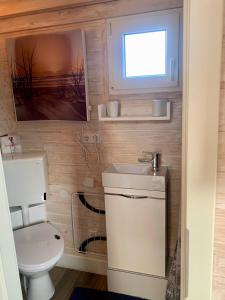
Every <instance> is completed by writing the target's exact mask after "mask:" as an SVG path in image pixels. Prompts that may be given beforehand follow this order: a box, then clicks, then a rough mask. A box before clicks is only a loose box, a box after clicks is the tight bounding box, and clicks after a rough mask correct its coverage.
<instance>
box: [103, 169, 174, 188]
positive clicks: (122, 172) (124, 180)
mask: <svg viewBox="0 0 225 300" xmlns="http://www.w3.org/2000/svg"><path fill="white" fill-rule="evenodd" d="M167 172H168V168H167V167H166V166H161V167H160V169H159V171H158V172H156V173H155V174H154V173H153V171H152V169H151V166H150V165H148V164H112V165H110V166H109V167H108V168H106V170H104V171H103V173H102V183H103V186H104V187H112V188H125V189H139V190H149V191H162V192H165V191H166V182H167Z"/></svg>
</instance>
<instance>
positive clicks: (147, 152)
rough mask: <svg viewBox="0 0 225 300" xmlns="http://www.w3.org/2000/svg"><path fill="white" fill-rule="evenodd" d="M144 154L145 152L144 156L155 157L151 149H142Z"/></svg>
mask: <svg viewBox="0 0 225 300" xmlns="http://www.w3.org/2000/svg"><path fill="white" fill-rule="evenodd" d="M142 154H143V156H144V157H146V156H151V157H153V152H151V151H142Z"/></svg>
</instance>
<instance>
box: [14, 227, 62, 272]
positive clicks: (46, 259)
mask: <svg viewBox="0 0 225 300" xmlns="http://www.w3.org/2000/svg"><path fill="white" fill-rule="evenodd" d="M14 239H15V246H16V254H17V261H18V267H19V269H20V270H21V271H27V272H38V271H43V270H46V269H47V268H50V267H51V266H52V267H53V266H54V265H55V264H56V263H57V261H58V260H59V259H60V258H61V256H62V254H63V250H64V240H63V237H62V235H61V234H60V233H59V231H58V230H57V229H55V228H54V227H53V226H52V225H50V224H49V223H41V224H37V225H32V226H29V227H25V228H21V229H18V230H16V231H14Z"/></svg>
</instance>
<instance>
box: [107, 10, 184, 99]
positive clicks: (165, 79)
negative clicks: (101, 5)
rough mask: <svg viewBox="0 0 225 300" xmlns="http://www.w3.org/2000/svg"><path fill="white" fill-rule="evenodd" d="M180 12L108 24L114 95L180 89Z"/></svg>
mask: <svg viewBox="0 0 225 300" xmlns="http://www.w3.org/2000/svg"><path fill="white" fill-rule="evenodd" d="M179 24H180V10H178V9H174V10H168V11H160V12H154V13H147V14H141V15H135V16H128V17H121V18H114V19H111V20H109V21H108V53H109V84H110V93H112V94H119V93H135V92H149V91H152V90H154V91H156V90H159V91H161V90H172V89H173V90H174V89H176V90H177V89H178V88H179Z"/></svg>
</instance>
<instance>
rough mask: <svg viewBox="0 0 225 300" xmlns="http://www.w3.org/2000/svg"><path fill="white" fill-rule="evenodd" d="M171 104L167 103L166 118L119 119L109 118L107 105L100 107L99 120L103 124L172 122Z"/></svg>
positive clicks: (141, 116)
mask: <svg viewBox="0 0 225 300" xmlns="http://www.w3.org/2000/svg"><path fill="white" fill-rule="evenodd" d="M170 118H171V103H170V102H169V101H168V102H167V112H166V115H165V116H161V117H153V116H151V115H135V116H134V115H122V116H119V117H114V118H112V117H108V116H107V112H106V104H99V105H98V119H99V121H103V122H126V121H127V122H129V121H170Z"/></svg>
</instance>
